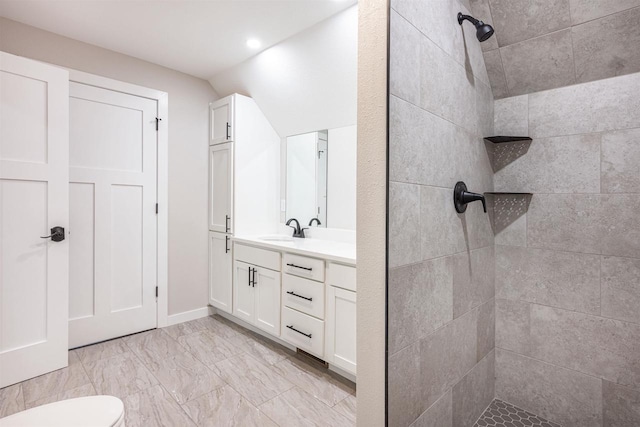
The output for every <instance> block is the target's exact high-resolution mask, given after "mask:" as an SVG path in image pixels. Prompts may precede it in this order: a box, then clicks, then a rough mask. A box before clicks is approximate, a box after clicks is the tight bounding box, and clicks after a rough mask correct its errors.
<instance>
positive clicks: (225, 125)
mask: <svg viewBox="0 0 640 427" xmlns="http://www.w3.org/2000/svg"><path fill="white" fill-rule="evenodd" d="M233 107H234V105H233V97H232V96H229V97H227V98H224V99H221V100H219V101H217V102H214V103H212V104H211V105H210V106H209V111H210V115H211V117H210V118H209V121H210V122H209V127H210V135H209V145H215V144H222V143H224V142H230V141H233V140H234V139H233V136H234V129H233V128H234V126H233V125H234V123H233V122H234V108H233Z"/></svg>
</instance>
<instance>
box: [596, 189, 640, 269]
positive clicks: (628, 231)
mask: <svg viewBox="0 0 640 427" xmlns="http://www.w3.org/2000/svg"><path fill="white" fill-rule="evenodd" d="M639 211H640V197H638V195H637V194H603V195H602V220H601V221H602V234H603V235H602V254H603V255H617V256H628V257H634V258H640V215H638V212H639Z"/></svg>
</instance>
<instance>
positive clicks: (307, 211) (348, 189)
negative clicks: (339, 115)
mask: <svg viewBox="0 0 640 427" xmlns="http://www.w3.org/2000/svg"><path fill="white" fill-rule="evenodd" d="M286 165H287V166H286V217H287V218H296V219H298V220H299V221H300V223H301V225H303V226H307V224H309V222H310V221H311V220H312V219H314V218H316V219H317V221H314V222H313V226H318V227H326V228H339V229H347V230H355V228H356V227H355V225H356V127H355V126H347V127H343V128H337V129H328V130H326V129H325V130H318V131H314V132H308V133H303V134H300V135H293V136H289V137H287V139H286Z"/></svg>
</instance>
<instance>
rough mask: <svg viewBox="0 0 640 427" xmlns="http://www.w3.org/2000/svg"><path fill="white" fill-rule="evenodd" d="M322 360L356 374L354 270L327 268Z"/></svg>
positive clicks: (340, 267)
mask: <svg viewBox="0 0 640 427" xmlns="http://www.w3.org/2000/svg"><path fill="white" fill-rule="evenodd" d="M326 285H327V286H326V292H327V296H326V300H327V315H326V320H325V328H326V329H325V337H326V344H325V357H324V359H325V361H327V362H328V363H330V364H332V365H335V366H337V367H339V368H341V369H343V370H345V371H347V372H349V373H351V374H354V375H355V374H356V269H355V268H354V267H349V266H345V265H341V264H335V263H329V264H328V265H327V284H326Z"/></svg>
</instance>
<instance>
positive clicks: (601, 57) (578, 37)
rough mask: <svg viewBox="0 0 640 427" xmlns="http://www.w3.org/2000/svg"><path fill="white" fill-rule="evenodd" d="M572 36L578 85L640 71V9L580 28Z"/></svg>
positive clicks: (575, 28) (583, 25) (574, 30)
mask: <svg viewBox="0 0 640 427" xmlns="http://www.w3.org/2000/svg"><path fill="white" fill-rule="evenodd" d="M571 33H572V37H573V50H574V57H575V61H576V79H577V81H578V82H588V81H592V80H597V79H604V78H607V77H613V76H620V75H623V74H629V73H635V72H637V71H640V49H638V46H640V8H635V9H630V10H627V11H624V12H620V13H616V14H615V15H610V16H607V17H604V18H600V19H597V20H595V21H591V22H587V23H584V24H581V25H577V26H575V27H573V28H572V29H571Z"/></svg>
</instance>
